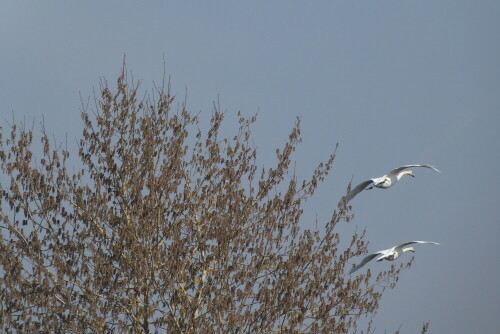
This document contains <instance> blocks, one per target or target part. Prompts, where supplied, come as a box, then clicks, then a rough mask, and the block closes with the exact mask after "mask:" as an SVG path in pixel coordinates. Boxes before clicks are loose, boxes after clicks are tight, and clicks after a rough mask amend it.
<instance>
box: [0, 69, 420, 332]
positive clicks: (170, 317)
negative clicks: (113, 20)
mask: <svg viewBox="0 0 500 334" xmlns="http://www.w3.org/2000/svg"><path fill="white" fill-rule="evenodd" d="M141 94H142V95H141ZM174 101H175V97H174V96H172V95H171V92H170V87H169V84H168V83H164V84H163V85H162V86H161V87H156V86H155V87H154V88H153V89H152V90H151V91H149V92H146V93H141V89H140V85H138V84H136V83H134V82H133V80H130V79H129V78H128V76H127V70H126V68H125V67H124V68H123V70H122V73H121V75H120V76H119V78H118V80H117V85H116V88H110V86H109V85H108V83H107V82H106V81H105V80H102V81H101V83H100V90H99V93H98V95H96V96H95V98H94V102H95V103H94V105H93V106H92V107H89V105H88V104H84V106H83V110H82V120H83V133H82V136H81V137H80V138H79V139H78V152H73V153H72V152H70V151H71V149H69V148H68V147H67V146H65V145H60V144H57V143H54V142H52V141H51V140H49V136H48V134H47V133H46V131H45V129H44V128H43V127H42V128H41V135H40V140H41V146H40V147H41V149H40V150H36V149H35V148H34V147H35V146H36V145H34V140H36V139H34V138H35V137H36V134H35V133H36V131H34V130H33V128H28V127H26V125H25V124H24V123H21V124H17V123H15V122H13V124H8V125H4V126H2V129H1V132H0V169H1V172H2V179H3V180H4V182H3V184H2V189H1V196H0V253H1V254H2V256H1V257H0V324H1V325H0V326H1V327H2V330H3V331H4V332H53V331H55V332H78V333H81V332H89V333H94V332H96V333H101V332H142V333H152V332H165V331H168V332H175V333H317V332H324V333H348V332H356V331H360V330H361V331H363V332H365V331H366V332H369V331H370V330H371V327H370V326H371V325H370V324H371V321H370V319H371V318H372V316H373V315H374V314H375V312H376V310H377V308H378V306H379V301H380V298H381V296H382V293H383V291H384V289H386V288H387V287H391V288H392V287H394V284H395V283H396V281H397V277H398V274H399V272H400V270H401V269H402V268H403V265H399V266H392V267H391V268H390V269H389V270H388V271H385V272H382V273H380V274H379V275H377V277H371V273H370V271H369V270H367V271H366V272H364V273H360V274H359V275H356V276H352V277H351V276H349V275H347V274H346V270H347V271H348V270H349V269H350V268H351V267H352V265H351V263H352V261H350V262H349V263H348V261H349V260H350V259H351V258H352V257H354V256H358V255H361V254H364V253H366V251H367V249H366V241H365V235H364V231H363V232H361V233H354V234H353V235H339V234H338V233H337V232H336V226H338V225H339V224H345V223H349V221H350V220H351V219H352V215H351V213H350V209H351V208H350V207H349V206H347V205H346V204H345V203H339V204H336V203H332V213H331V217H330V218H329V220H328V221H326V222H319V226H320V228H318V229H316V230H311V229H305V228H303V227H302V226H301V219H303V217H302V214H303V205H304V202H305V201H306V200H307V199H309V198H310V197H311V196H312V195H313V194H314V193H315V191H316V189H317V187H318V185H319V184H320V183H321V182H322V181H323V180H324V179H325V177H326V176H327V175H328V173H329V172H330V171H331V169H332V166H333V164H334V158H335V152H332V153H330V155H329V156H328V155H325V158H326V160H325V161H324V162H320V163H318V165H317V168H316V169H315V170H314V172H313V173H312V175H311V176H310V177H309V178H307V179H305V180H302V179H299V178H298V177H297V176H296V175H295V174H294V172H293V168H290V167H291V165H292V162H293V160H292V155H293V152H294V151H295V149H296V147H297V145H298V144H299V143H300V141H301V136H300V119H297V121H296V124H295V126H294V127H293V128H292V129H291V132H290V135H289V136H288V139H287V140H286V143H285V144H284V146H283V147H281V148H279V149H277V150H276V163H275V165H274V166H272V167H271V168H264V167H262V166H259V165H258V161H257V150H256V147H255V146H254V145H253V144H252V134H251V127H252V126H253V124H254V123H255V122H256V117H243V116H241V115H240V114H238V115H239V116H238V117H239V126H238V128H237V129H236V130H235V131H234V134H233V135H231V136H227V137H223V136H221V131H220V127H221V124H222V123H223V120H224V113H222V112H220V110H219V108H217V106H215V107H214V110H213V112H212V117H211V120H210V122H209V124H207V125H203V124H201V122H200V121H199V118H198V117H197V115H195V114H193V113H192V112H190V111H189V110H188V109H187V106H186V104H185V103H184V102H181V103H179V104H178V103H177V102H176V101H175V102H174ZM204 128H206V129H205V130H204ZM70 154H71V159H73V160H75V161H78V164H73V163H71V159H70ZM77 158H78V159H77ZM365 316H367V317H368V320H369V321H368V322H366V324H367V325H366V328H358V320H359V319H360V318H362V317H365ZM424 330H425V328H424Z"/></svg>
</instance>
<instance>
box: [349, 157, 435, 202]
mask: <svg viewBox="0 0 500 334" xmlns="http://www.w3.org/2000/svg"><path fill="white" fill-rule="evenodd" d="M411 167H425V168H430V169H433V170H435V171H436V172H439V170H438V169H437V168H436V167H433V166H430V165H406V166H401V167H398V168H395V169H393V170H391V171H390V172H389V173H387V174H386V175H384V176H381V177H376V178H373V179H370V180H367V181H365V182H361V183H360V184H358V185H357V186H356V187H354V189H352V190H351V191H350V192H349V193H348V194H347V195H346V196H344V197H343V198H342V199H343V200H345V202H346V203H347V202H349V201H350V200H351V199H353V198H354V196H356V195H357V194H359V193H360V192H361V191H363V190H365V188H366V187H368V186H369V185H371V184H372V183H373V185H372V186H371V187H369V188H367V189H372V188H373V187H377V188H382V189H386V188H389V187H391V186H393V185H394V184H395V183H396V182H398V181H399V180H400V179H401V178H402V177H403V176H404V175H410V176H411V177H415V175H414V174H413V171H411V170H405V169H406V168H411Z"/></svg>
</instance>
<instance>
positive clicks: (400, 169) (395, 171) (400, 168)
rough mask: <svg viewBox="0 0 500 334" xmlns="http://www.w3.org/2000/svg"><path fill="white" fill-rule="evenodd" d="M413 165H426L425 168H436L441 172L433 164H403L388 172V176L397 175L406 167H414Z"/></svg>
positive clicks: (437, 170)
mask: <svg viewBox="0 0 500 334" xmlns="http://www.w3.org/2000/svg"><path fill="white" fill-rule="evenodd" d="M412 167H425V168H430V169H432V170H435V171H436V172H441V171H440V170H439V169H437V168H436V167H434V166H431V165H405V166H401V167H398V168H394V169H393V170H391V171H390V172H389V173H387V176H389V177H390V176H396V175H398V174H399V173H400V172H401V171H403V170H405V169H406V168H412Z"/></svg>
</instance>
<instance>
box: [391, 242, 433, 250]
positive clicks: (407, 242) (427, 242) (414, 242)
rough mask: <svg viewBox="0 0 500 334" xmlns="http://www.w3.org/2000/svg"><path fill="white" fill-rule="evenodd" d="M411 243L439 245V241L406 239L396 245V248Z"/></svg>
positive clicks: (401, 247)
mask: <svg viewBox="0 0 500 334" xmlns="http://www.w3.org/2000/svg"><path fill="white" fill-rule="evenodd" d="M411 244H433V245H441V244H440V243H439V242H434V241H407V242H404V243H402V244H401V245H399V246H396V249H399V250H402V249H403V247H405V246H408V245H411Z"/></svg>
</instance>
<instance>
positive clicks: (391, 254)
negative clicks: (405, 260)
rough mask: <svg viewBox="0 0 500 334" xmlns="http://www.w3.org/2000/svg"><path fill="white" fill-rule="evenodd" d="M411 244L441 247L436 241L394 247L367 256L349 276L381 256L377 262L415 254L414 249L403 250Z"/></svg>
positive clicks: (415, 242)
mask: <svg viewBox="0 0 500 334" xmlns="http://www.w3.org/2000/svg"><path fill="white" fill-rule="evenodd" d="M411 244H434V245H440V244H439V243H437V242H434V241H408V242H405V243H402V244H401V245H398V246H394V247H392V248H389V249H384V250H381V251H378V252H376V253H372V254H370V255H367V256H365V258H364V259H363V261H361V263H360V264H358V265H357V266H355V267H354V268H352V269H351V271H349V274H352V273H353V272H355V271H356V270H358V269H360V268H361V267H363V266H364V265H365V264H367V263H368V262H370V261H371V260H373V259H374V258H376V257H377V256H379V255H380V256H379V257H378V258H377V262H380V261H382V260H387V261H394V260H396V259H397V258H398V257H399V256H400V255H401V254H403V253H404V252H408V251H410V252H414V251H415V250H414V249H413V247H407V248H403V247H405V246H408V245H411Z"/></svg>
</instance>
